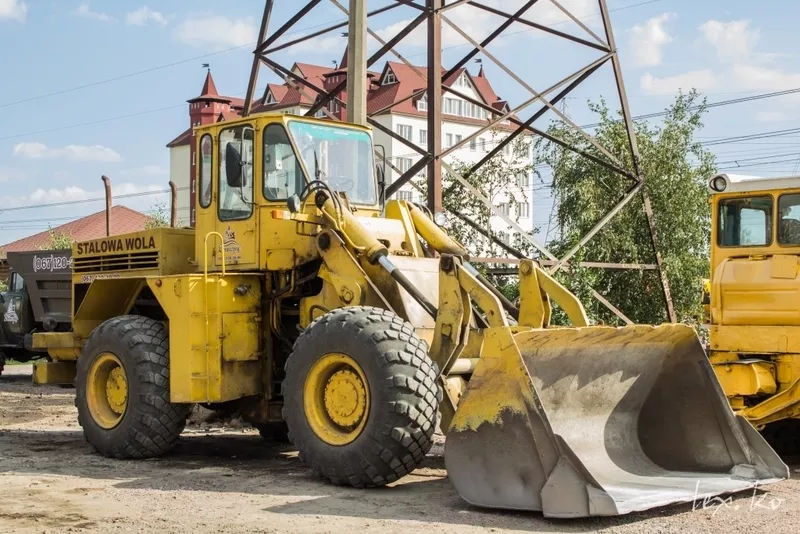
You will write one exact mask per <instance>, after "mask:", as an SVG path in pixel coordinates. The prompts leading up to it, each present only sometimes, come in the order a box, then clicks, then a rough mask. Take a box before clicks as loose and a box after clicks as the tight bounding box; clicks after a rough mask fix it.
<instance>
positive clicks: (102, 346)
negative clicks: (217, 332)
mask: <svg viewBox="0 0 800 534" xmlns="http://www.w3.org/2000/svg"><path fill="white" fill-rule="evenodd" d="M75 388H76V395H75V406H76V407H77V408H78V423H80V425H81V426H82V427H83V434H84V436H85V437H86V441H88V442H89V444H90V445H92V447H94V448H95V449H96V450H97V452H99V453H100V454H102V455H103V456H108V457H111V458H122V459H127V458H152V457H154V456H160V455H162V454H164V453H166V452H168V451H169V450H170V449H172V447H174V446H175V444H176V443H177V442H178V437H179V436H180V434H181V432H182V431H183V428H184V426H185V425H186V417H187V416H188V415H189V405H186V404H174V403H171V402H170V394H169V338H168V336H167V330H166V328H165V327H164V325H163V324H162V323H160V322H158V321H155V320H153V319H149V318H147V317H141V316H137V315H124V316H121V317H115V318H113V319H109V320H108V321H106V322H104V323H103V324H101V325H100V326H98V327H97V328H96V329H95V331H94V332H92V334H91V336H89V339H88V341H87V342H86V345H85V346H84V348H83V353H82V354H81V356H80V357H79V358H78V369H77V376H76V380H75Z"/></svg>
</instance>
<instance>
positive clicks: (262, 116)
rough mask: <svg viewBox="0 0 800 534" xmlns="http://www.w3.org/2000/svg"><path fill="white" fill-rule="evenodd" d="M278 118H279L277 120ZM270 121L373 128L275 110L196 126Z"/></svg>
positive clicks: (201, 128) (213, 128) (211, 126)
mask: <svg viewBox="0 0 800 534" xmlns="http://www.w3.org/2000/svg"><path fill="white" fill-rule="evenodd" d="M276 119H277V120H276ZM259 120H262V121H269V122H278V121H280V122H282V123H283V124H284V125H286V124H287V123H288V122H289V121H290V120H296V121H302V122H311V123H317V124H324V125H325V126H334V127H339V128H351V129H354V130H363V131H365V132H367V133H370V134H371V133H372V129H371V128H370V127H368V126H361V125H359V124H352V123H349V122H339V121H332V120H330V119H318V118H315V117H307V116H305V115H292V114H289V113H277V112H274V111H263V112H261V113H253V114H251V115H248V116H247V117H236V118H232V119H229V120H225V121H222V122H214V123H210V124H203V125H202V126H196V127H195V130H196V131H201V130H202V131H208V130H216V129H225V128H230V127H231V126H236V125H238V124H248V123H253V122H255V121H259Z"/></svg>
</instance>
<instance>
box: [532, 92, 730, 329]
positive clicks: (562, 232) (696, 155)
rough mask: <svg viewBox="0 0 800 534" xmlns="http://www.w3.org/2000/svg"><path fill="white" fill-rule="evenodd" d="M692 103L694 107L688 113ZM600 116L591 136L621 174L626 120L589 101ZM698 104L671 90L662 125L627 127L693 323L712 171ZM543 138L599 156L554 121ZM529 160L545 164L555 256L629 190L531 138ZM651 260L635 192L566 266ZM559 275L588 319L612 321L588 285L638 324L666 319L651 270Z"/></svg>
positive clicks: (682, 316) (675, 287) (669, 269)
mask: <svg viewBox="0 0 800 534" xmlns="http://www.w3.org/2000/svg"><path fill="white" fill-rule="evenodd" d="M696 106H699V107H698V108H697V109H693V108H694V107H696ZM590 109H591V110H592V111H593V112H594V113H596V114H597V115H598V117H599V121H598V123H599V126H598V127H597V129H596V137H597V139H598V141H599V143H600V144H601V145H602V146H604V147H605V148H607V149H608V150H609V152H611V153H612V154H613V155H614V156H616V157H617V158H618V159H619V160H620V161H621V162H622V163H623V165H624V166H625V167H626V168H632V165H631V157H630V151H629V149H628V140H627V134H626V130H625V125H624V122H622V121H620V120H619V118H618V117H616V116H615V115H614V114H612V112H610V111H609V109H608V107H607V105H606V104H605V102H603V101H601V102H600V103H599V104H590ZM705 111H706V109H705V100H704V99H701V97H700V95H698V93H697V92H696V91H692V92H690V93H688V94H682V93H681V94H679V95H678V96H677V97H676V99H675V101H674V102H673V103H672V104H671V105H670V106H669V107H668V108H667V109H666V116H665V117H664V120H663V122H662V123H661V124H658V125H654V124H651V123H648V122H644V121H643V122H637V123H635V125H634V128H635V131H636V137H637V141H638V145H639V151H640V165H641V172H642V174H643V176H644V179H645V185H644V187H645V188H646V189H647V192H648V193H649V194H650V198H651V201H652V207H653V211H654V213H655V219H656V228H657V230H658V234H659V238H660V249H661V253H662V255H663V259H664V265H665V272H666V274H667V276H668V278H669V282H670V286H671V290H672V298H673V301H674V304H675V310H676V313H677V315H678V320H679V321H682V322H690V323H691V322H695V320H696V318H697V317H699V316H700V315H701V313H702V306H701V303H700V295H701V284H702V279H703V278H704V277H707V276H708V271H709V239H710V210H709V204H708V196H707V192H706V181H707V179H708V178H709V177H710V176H711V175H712V174H714V172H715V161H714V156H713V154H711V153H710V152H709V151H707V150H705V149H704V148H703V147H702V145H701V144H700V143H699V142H698V141H697V140H696V139H695V134H696V133H697V131H698V130H699V129H700V128H701V127H702V120H701V119H702V117H703V115H704V113H705ZM550 133H551V134H552V135H554V136H556V137H559V138H561V139H564V140H566V141H568V142H569V143H570V144H572V145H575V146H578V147H580V148H582V149H583V150H585V151H586V152H589V153H591V154H594V155H596V156H598V157H601V158H602V157H603V156H602V155H601V154H600V152H599V151H598V150H597V149H596V148H595V147H594V146H592V145H591V144H589V143H588V142H587V140H586V139H585V138H584V137H582V136H581V135H580V134H579V133H578V132H575V131H574V130H573V129H571V128H569V127H567V126H565V125H564V124H561V123H555V124H553V125H552V126H551V128H550ZM534 161H535V162H536V163H545V164H548V165H550V166H552V168H553V185H552V188H553V194H554V196H555V201H556V203H555V206H556V208H555V213H554V215H555V220H556V223H557V228H558V231H559V234H558V237H557V238H556V239H555V240H554V241H553V242H551V246H552V248H553V250H554V252H556V254H557V255H561V254H563V253H564V252H565V251H566V250H568V249H569V248H570V247H572V246H573V245H574V244H576V243H577V242H578V241H579V240H580V238H581V237H582V236H583V235H585V234H586V233H587V232H588V231H589V230H590V229H591V228H592V227H593V226H594V224H595V223H596V222H597V221H599V220H600V219H601V218H602V217H603V215H604V214H606V213H607V212H608V211H609V210H610V209H611V208H612V207H613V206H614V205H615V204H616V203H617V202H618V201H619V200H620V199H621V198H622V197H623V196H624V194H625V192H626V191H627V190H628V189H629V188H630V187H631V181H630V180H629V179H627V178H625V177H622V176H619V175H618V174H616V173H614V172H613V171H610V170H608V169H607V168H605V167H603V166H602V165H598V164H596V163H594V162H592V161H590V160H588V159H587V158H584V157H582V156H579V155H577V154H575V153H573V152H570V151H568V150H566V149H564V148H561V147H559V146H557V145H553V144H550V143H547V142H545V141H543V140H538V141H537V143H536V147H535V157H534ZM578 261H597V262H626V263H627V262H630V263H655V256H654V254H653V249H652V244H651V241H650V234H649V230H648V225H647V219H646V217H645V214H644V210H643V201H642V197H641V195H637V196H636V197H634V199H633V200H632V201H631V202H630V203H629V204H628V205H627V206H626V207H624V208H623V209H622V210H621V211H620V212H619V213H618V214H617V215H616V216H615V217H614V218H613V219H612V220H611V221H610V222H609V223H608V224H607V225H606V226H605V227H604V228H603V229H602V230H601V231H600V232H599V233H598V234H597V235H596V236H595V237H594V238H593V239H592V240H591V241H590V242H589V243H588V244H587V245H586V246H585V247H584V248H583V249H581V251H580V253H579V254H577V255H576V256H575V257H574V258H573V259H572V260H571V262H572V263H573V264H574V263H577V262H578ZM559 277H560V278H561V279H562V282H565V283H566V284H567V285H568V287H570V288H571V290H572V291H573V292H574V293H575V294H576V295H577V296H578V297H579V298H580V299H581V300H582V301H583V303H584V305H586V307H587V312H589V315H590V316H591V317H593V318H595V319H596V320H598V321H601V322H605V323H617V322H618V321H619V319H618V318H617V317H616V316H615V315H614V314H613V313H612V312H611V311H609V310H608V309H607V308H605V306H603V305H602V304H601V303H599V302H598V301H597V300H595V299H594V298H592V296H591V289H592V288H594V289H595V290H596V291H598V292H599V293H600V294H602V295H603V296H605V297H606V298H607V299H608V300H609V301H610V302H611V303H612V304H613V305H614V306H616V307H617V308H619V309H620V310H621V311H622V312H623V313H625V314H626V315H627V316H628V317H629V318H630V319H631V320H633V321H634V322H637V323H644V324H658V323H661V322H664V321H666V320H667V316H666V311H665V304H664V300H663V294H662V289H661V282H660V278H659V275H658V272H657V271H654V270H607V269H580V268H575V267H571V270H570V273H568V274H565V273H561V274H560V275H559Z"/></svg>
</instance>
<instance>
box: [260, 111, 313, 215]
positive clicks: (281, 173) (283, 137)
mask: <svg viewBox="0 0 800 534" xmlns="http://www.w3.org/2000/svg"><path fill="white" fill-rule="evenodd" d="M304 185H305V178H304V176H303V170H302V167H301V166H300V161H299V160H298V159H297V156H295V154H294V150H293V149H292V144H291V143H290V142H289V136H288V135H287V134H286V130H285V129H284V128H283V126H282V125H280V124H270V125H269V126H267V127H266V128H265V129H264V198H266V199H267V200H286V199H287V198H289V197H291V196H292V195H299V194H300V192H301V191H302V190H303V186H304Z"/></svg>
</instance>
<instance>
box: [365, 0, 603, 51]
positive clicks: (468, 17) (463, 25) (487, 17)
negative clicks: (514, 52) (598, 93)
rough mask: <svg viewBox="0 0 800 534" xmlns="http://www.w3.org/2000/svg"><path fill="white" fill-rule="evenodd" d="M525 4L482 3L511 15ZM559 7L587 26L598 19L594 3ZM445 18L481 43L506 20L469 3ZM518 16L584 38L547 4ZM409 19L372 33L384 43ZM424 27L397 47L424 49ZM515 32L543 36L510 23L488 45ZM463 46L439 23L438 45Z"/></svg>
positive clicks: (516, 0)
mask: <svg viewBox="0 0 800 534" xmlns="http://www.w3.org/2000/svg"><path fill="white" fill-rule="evenodd" d="M526 2H527V0H486V1H485V2H483V3H484V4H486V5H487V6H489V7H493V8H495V9H499V10H501V11H504V12H506V13H509V14H512V13H515V12H516V11H518V10H519V9H520V8H522V6H523V5H525V3H526ZM562 4H563V5H564V7H565V8H566V9H568V10H569V12H570V13H572V14H573V15H574V16H575V17H576V18H578V19H586V18H587V17H589V20H588V21H583V20H582V22H584V24H586V25H587V26H590V27H591V26H592V24H593V23H596V22H598V21H599V18H592V15H595V14H596V13H597V2H596V0H572V1H571V2H562ZM445 16H446V17H447V18H449V19H450V20H451V21H452V22H453V24H455V25H456V26H458V28H459V29H460V30H462V31H463V32H464V33H466V34H467V35H469V36H470V37H471V38H472V39H475V40H476V41H481V40H482V39H484V38H485V37H487V36H488V35H489V34H490V33H491V32H493V31H494V30H495V28H497V27H498V26H499V25H500V24H502V23H503V22H504V21H505V20H506V19H505V18H504V17H500V16H498V15H494V14H491V13H489V12H487V11H485V10H483V9H479V8H477V7H474V6H471V5H469V4H465V5H462V6H459V7H458V9H453V10H450V11H447V12H445ZM522 16H523V18H526V19H527V20H530V21H533V22H537V23H539V24H544V25H545V26H552V25H554V24H556V25H559V27H558V29H560V30H564V29H567V30H568V31H571V32H573V33H574V34H575V35H580V36H581V37H583V36H584V35H585V32H583V30H581V29H579V28H578V29H577V30H573V29H572V28H570V26H573V27H574V26H575V25H574V23H572V21H571V20H570V19H569V17H568V16H567V15H565V14H564V13H563V12H562V11H561V10H560V9H558V8H557V7H556V6H555V5H553V3H552V2H550V1H540V2H538V3H537V4H535V5H534V6H533V7H531V8H529V9H528V10H527V11H526V12H525V13H524V14H523V15H522ZM412 20H413V19H411V18H409V19H406V20H401V21H398V22H395V23H393V24H390V25H389V26H386V27H385V28H382V29H380V30H378V31H377V32H376V33H377V34H378V35H380V36H381V38H382V39H384V40H388V39H390V38H391V37H393V36H394V35H396V34H397V33H398V32H399V31H400V30H402V29H403V28H404V27H405V26H407V25H408V24H409V23H410V22H411V21H412ZM426 28H427V27H426V24H425V23H424V22H423V23H422V24H420V25H419V26H417V28H415V29H414V31H412V32H411V33H410V34H409V35H407V36H406V37H405V38H404V39H403V41H402V42H401V45H400V46H413V47H424V46H425V43H426V42H427V29H426ZM518 32H524V33H523V34H522V35H524V36H526V37H529V38H530V37H541V36H542V35H544V33H543V32H541V31H540V30H535V29H533V28H530V27H528V26H521V25H520V24H512V25H511V26H509V27H508V28H506V30H505V31H504V32H503V33H502V34H501V35H500V36H499V37H498V38H497V40H496V41H494V42H493V43H492V45H491V46H495V47H496V46H502V45H503V44H504V43H507V42H508V40H509V39H513V38H514V37H519V36H518V35H515V36H514V37H507V36H510V35H511V34H517V33H518ZM373 42H374V41H373ZM465 44H469V41H467V40H466V39H464V37H462V36H461V34H460V33H459V32H457V31H456V30H454V29H453V28H452V27H450V25H449V24H447V23H446V22H442V46H458V45H465Z"/></svg>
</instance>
